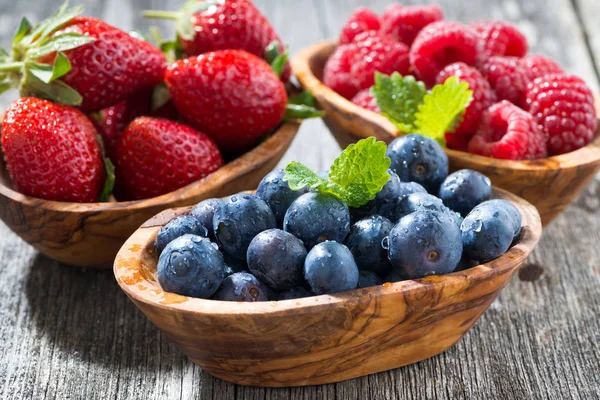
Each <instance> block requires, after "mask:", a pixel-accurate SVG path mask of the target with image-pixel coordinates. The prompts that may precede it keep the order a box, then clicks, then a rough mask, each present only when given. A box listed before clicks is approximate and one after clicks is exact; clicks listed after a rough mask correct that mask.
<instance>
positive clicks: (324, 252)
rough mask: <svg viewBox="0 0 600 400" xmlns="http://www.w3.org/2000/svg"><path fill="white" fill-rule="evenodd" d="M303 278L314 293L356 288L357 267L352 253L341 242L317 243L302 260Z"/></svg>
mask: <svg viewBox="0 0 600 400" xmlns="http://www.w3.org/2000/svg"><path fill="white" fill-rule="evenodd" d="M304 278H305V279H306V281H307V282H308V284H309V285H310V287H311V289H312V291H313V292H314V293H316V294H318V295H319V294H328V293H337V292H344V291H346V290H351V289H356V287H357V285H358V268H357V266H356V263H355V262H354V257H352V253H351V252H350V250H348V248H347V247H346V246H344V245H343V244H341V243H338V242H333V241H326V242H323V243H319V244H317V245H316V246H315V247H313V248H312V250H311V251H310V252H309V253H308V255H307V256H306V260H305V261H304Z"/></svg>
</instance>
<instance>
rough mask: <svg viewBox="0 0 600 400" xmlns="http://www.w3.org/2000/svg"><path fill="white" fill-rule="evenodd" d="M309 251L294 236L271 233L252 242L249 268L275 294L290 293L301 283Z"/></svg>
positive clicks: (270, 230)
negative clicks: (273, 290)
mask: <svg viewBox="0 0 600 400" xmlns="http://www.w3.org/2000/svg"><path fill="white" fill-rule="evenodd" d="M305 258H306V248H305V247H304V243H302V241H301V240H300V239H298V238H297V237H296V236H294V235H292V234H291V233H288V232H284V231H282V230H281V229H269V230H266V231H264V232H261V233H259V234H258V235H256V236H255V237H254V239H252V242H250V246H249V247H248V256H247V259H248V268H249V269H250V272H252V273H253V274H254V275H256V277H257V278H258V279H260V280H261V281H263V282H264V283H266V284H267V285H269V286H270V287H271V288H273V289H275V290H285V289H291V288H293V287H294V286H298V285H299V284H300V283H302V280H303V278H302V274H303V271H304V269H303V268H304V259H305Z"/></svg>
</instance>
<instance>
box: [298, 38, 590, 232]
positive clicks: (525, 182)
mask: <svg viewBox="0 0 600 400" xmlns="http://www.w3.org/2000/svg"><path fill="white" fill-rule="evenodd" d="M335 47H336V42H335V41H325V42H321V43H318V44H316V45H314V46H312V47H308V48H306V49H304V50H302V51H301V52H300V53H298V54H297V55H296V56H295V57H294V58H293V60H292V69H293V71H294V74H295V75H296V77H297V78H298V80H299V82H300V84H301V85H302V86H303V87H304V88H305V89H307V90H310V91H312V93H313V94H314V96H315V98H316V100H317V103H318V104H319V106H320V107H321V108H322V109H323V110H324V111H325V113H326V114H325V117H324V121H325V124H326V125H327V127H328V128H329V130H330V131H331V132H332V133H333V136H334V137H335V139H336V140H337V142H338V143H339V145H340V146H341V147H342V148H344V147H346V146H347V145H348V144H350V143H354V142H356V141H358V140H360V139H363V138H365V137H369V136H375V137H376V138H378V139H379V140H382V141H384V142H386V143H389V142H391V141H392V140H394V139H395V138H396V137H398V136H399V135H400V133H399V131H398V129H397V128H396V127H395V126H394V125H393V124H392V123H391V122H390V121H388V120H387V118H386V117H384V116H383V115H380V114H378V113H376V112H373V111H369V110H366V109H364V108H362V107H359V106H357V105H355V104H353V103H352V102H351V101H349V100H347V99H345V98H344V97H342V96H340V95H339V94H337V93H336V92H334V91H333V90H331V89H330V88H328V87H327V86H325V85H324V84H323V82H322V81H321V79H322V76H323V68H324V66H325V63H326V62H327V59H328V58H329V56H330V55H331V53H332V52H333V50H334V49H335ZM596 103H597V105H596V110H598V111H600V101H598V97H596ZM445 151H446V153H447V154H448V159H449V161H450V170H451V171H456V170H459V169H463V168H469V169H474V170H477V171H479V172H481V173H482V174H485V175H487V176H488V177H489V178H490V179H491V181H492V183H493V184H494V185H495V186H498V187H500V188H503V189H506V190H508V191H510V192H513V193H515V194H517V195H519V196H521V197H523V198H524V199H526V200H527V201H529V202H531V203H532V204H533V205H534V206H536V207H537V209H538V210H539V212H540V215H541V218H542V223H543V224H544V225H546V224H548V223H549V222H550V221H552V219H554V218H555V217H556V216H557V215H559V214H560V213H561V212H562V211H563V210H564V209H565V208H566V207H567V206H568V205H569V204H570V203H571V201H572V200H574V199H575V198H576V197H578V195H579V193H580V192H581V191H582V190H583V189H584V188H585V187H586V186H587V185H588V183H589V182H590V181H591V180H592V179H593V177H594V176H595V174H596V173H597V172H598V170H599V169H600V137H597V138H596V139H595V140H594V141H593V142H592V143H590V144H588V145H587V146H585V147H583V148H581V149H579V150H576V151H573V152H570V153H567V154H562V155H559V156H554V157H549V158H545V159H540V160H533V161H511V160H500V159H494V158H490V157H483V156H479V155H475V154H470V153H466V152H463V151H457V150H452V149H445Z"/></svg>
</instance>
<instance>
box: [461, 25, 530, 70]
mask: <svg viewBox="0 0 600 400" xmlns="http://www.w3.org/2000/svg"><path fill="white" fill-rule="evenodd" d="M469 26H470V27H471V28H472V29H473V30H474V31H475V32H477V34H478V35H479V37H480V38H481V47H482V48H481V54H480V60H479V61H480V62H481V63H484V62H485V61H487V59H488V58H490V57H493V56H511V57H523V56H524V55H525V54H527V50H528V48H529V46H528V44H527V39H526V38H525V36H523V34H522V33H521V32H520V31H519V30H518V29H517V27H515V26H514V25H512V24H509V23H508V22H504V21H479V22H474V23H472V24H471V25H469Z"/></svg>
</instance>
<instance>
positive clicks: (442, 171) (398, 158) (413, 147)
mask: <svg viewBox="0 0 600 400" xmlns="http://www.w3.org/2000/svg"><path fill="white" fill-rule="evenodd" d="M386 155H387V156H388V157H389V158H390V159H391V160H392V164H391V166H390V168H391V169H392V170H394V171H395V172H396V173H397V174H398V176H399V177H400V180H402V181H403V182H408V181H410V182H417V183H419V184H421V185H423V187H424V188H425V189H427V191H428V192H429V193H435V194H437V193H438V190H439V188H440V185H441V184H442V182H443V181H444V179H446V177H447V176H448V156H447V155H446V153H444V150H443V149H442V147H441V146H440V145H439V144H438V143H437V142H436V141H435V140H433V139H430V138H428V137H425V136H423V135H418V134H410V135H405V136H401V137H399V138H397V139H395V140H394V141H393V142H392V143H390V144H389V145H388V148H387V152H386Z"/></svg>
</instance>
